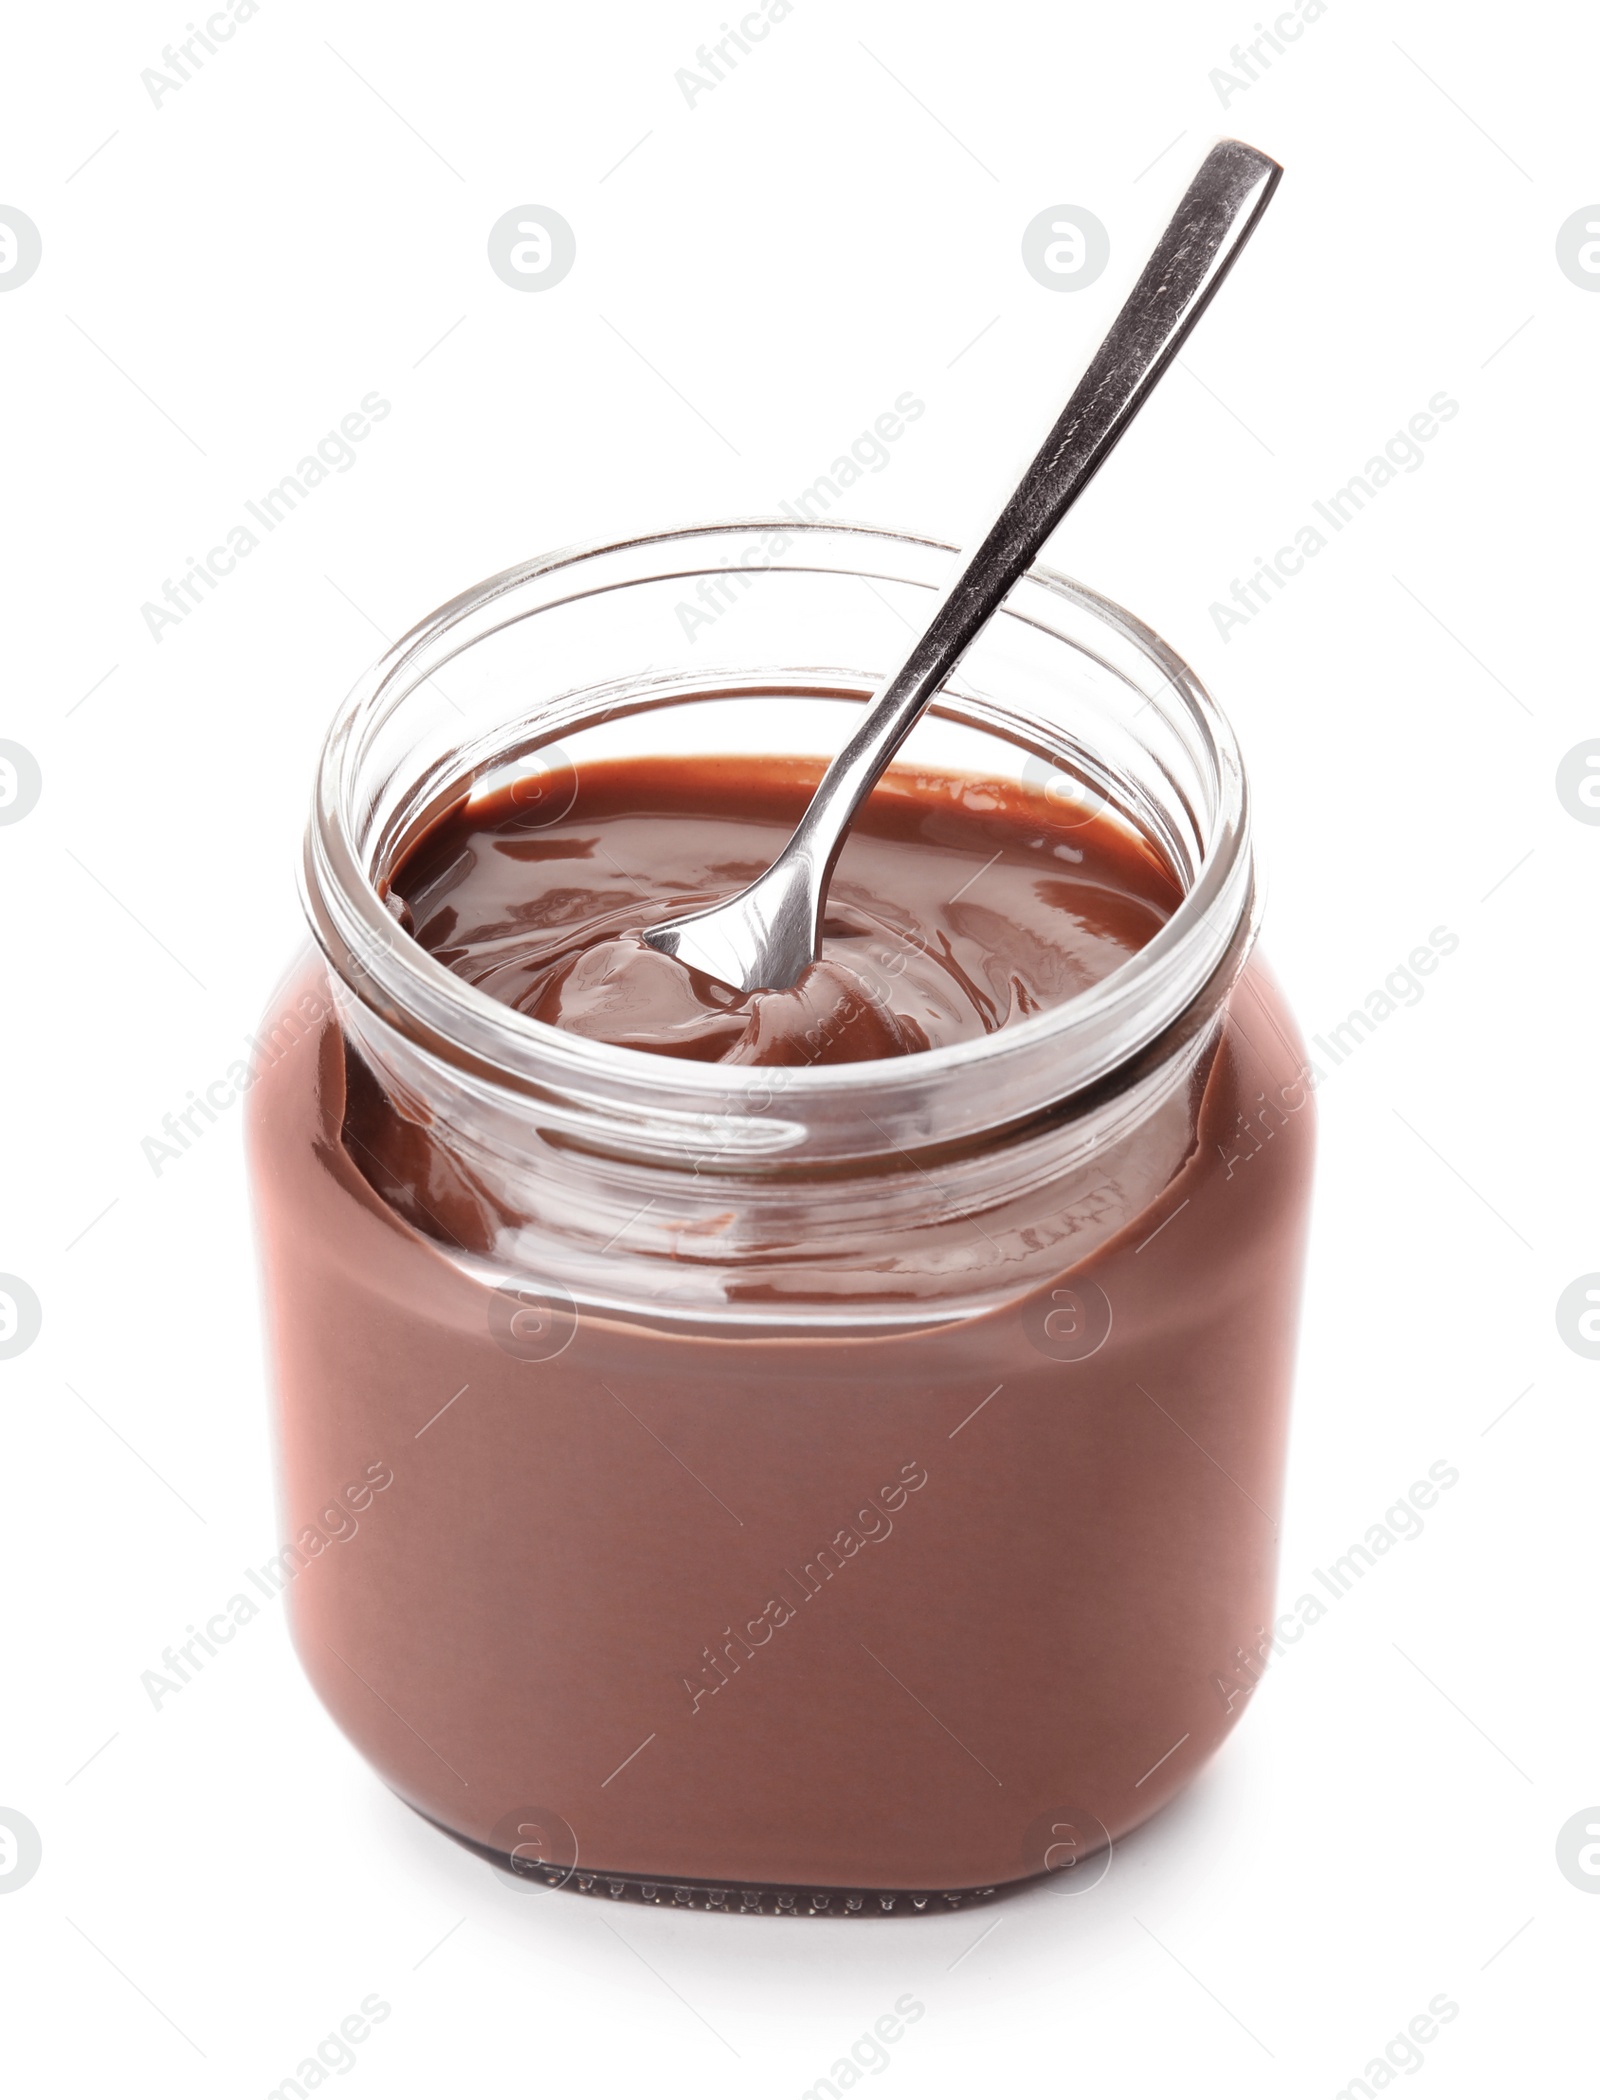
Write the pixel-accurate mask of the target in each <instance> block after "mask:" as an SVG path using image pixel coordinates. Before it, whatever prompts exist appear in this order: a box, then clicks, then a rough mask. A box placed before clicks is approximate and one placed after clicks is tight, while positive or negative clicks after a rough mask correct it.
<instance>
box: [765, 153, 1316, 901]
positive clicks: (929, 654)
mask: <svg viewBox="0 0 1600 2100" xmlns="http://www.w3.org/2000/svg"><path fill="white" fill-rule="evenodd" d="M1282 174H1283V170H1282V168H1281V167H1280V166H1279V165H1278V163H1277V162H1276V161H1275V160H1269V159H1268V157H1267V155H1266V154H1264V153H1258V152H1257V151H1256V149H1255V148H1254V147H1253V146H1247V145H1245V144H1244V143H1243V141H1242V140H1240V139H1223V140H1221V141H1220V142H1219V143H1218V144H1217V145H1215V146H1213V147H1212V149H1211V151H1210V152H1209V153H1208V154H1207V155H1206V157H1205V159H1204V160H1203V161H1202V162H1201V164H1200V169H1199V172H1198V174H1196V176H1195V178H1194V180H1193V182H1191V183H1190V185H1189V187H1188V189H1187V190H1186V191H1185V192H1184V196H1183V201H1182V202H1181V203H1180V204H1179V206H1178V208H1177V210H1176V212H1175V213H1174V214H1173V216H1172V219H1171V221H1170V222H1169V224H1168V226H1167V228H1166V231H1165V232H1164V233H1163V234H1162V236H1161V238H1160V240H1159V241H1158V242H1157V243H1156V246H1155V250H1154V252H1153V253H1152V255H1151V257H1150V260H1149V262H1148V263H1146V265H1145V267H1144V270H1143V272H1142V274H1141V275H1140V278H1139V281H1138V283H1137V284H1136V285H1135V286H1134V288H1133V290H1132V291H1131V292H1130V293H1129V295H1128V299H1127V302H1126V304H1125V305H1124V306H1123V308H1122V311H1121V312H1120V313H1119V314H1118V315H1117V318H1116V320H1115V321H1114V322H1113V323H1112V324H1111V330H1110V333H1109V334H1108V335H1107V336H1106V339H1105V341H1104V342H1103V343H1102V344H1101V345H1100V347H1099V349H1098V350H1097V351H1096V352H1095V354H1094V356H1093V358H1092V359H1091V360H1090V363H1089V369H1088V370H1087V371H1086V372H1085V373H1084V375H1083V377H1082V379H1081V380H1080V381H1079V382H1078V385H1077V387H1076V389H1075V390H1074V392H1073V395H1072V398H1071V400H1070V401H1069V402H1068V403H1067V405H1066V407H1065V408H1064V409H1063V410H1062V411H1061V414H1060V416H1059V417H1058V419H1057V421H1056V424H1055V427H1054V428H1053V429H1052V430H1051V432H1050V435H1049V436H1048V437H1047V438H1046V439H1045V441H1044V443H1043V445H1042V446H1041V447H1040V448H1039V452H1038V454H1037V456H1036V457H1035V459H1034V461H1033V463H1032V465H1031V466H1030V467H1029V468H1028V470H1027V472H1026V473H1025V474H1024V475H1023V477H1022V480H1021V483H1020V484H1019V485H1018V487H1017V489H1016V491H1015V493H1014V494H1013V495H1012V496H1011V497H1010V498H1009V500H1008V501H1007V503H1006V505H1005V508H1004V509H1003V510H1002V511H1001V513H1000V515H999V516H998V517H997V518H996V519H995V521H994V523H993V525H992V526H991V527H990V528H989V531H988V532H987V533H986V534H985V536H984V538H983V539H982V541H981V542H980V543H979V544H978V546H977V547H976V548H975V549H974V550H973V552H972V553H971V554H969V555H968V556H967V557H966V558H965V560H964V561H963V562H962V564H961V566H960V568H959V569H958V570H957V572H956V574H955V575H954V576H953V577H952V578H951V580H950V582H949V583H947V584H946V586H945V588H944V590H943V591H942V592H941V593H940V596H939V600H938V603H937V604H936V605H935V607H934V610H933V613H932V616H931V617H930V619H929V621H928V624H927V626H926V627H925V628H924V629H923V632H922V634H921V636H920V637H919V638H918V640H917V642H916V644H915V645H914V646H913V648H912V650H911V652H910V654H909V655H908V656H907V658H906V659H905V662H904V664H903V665H902V666H901V668H900V669H899V670H898V671H897V672H895V674H894V676H893V677H892V678H891V679H890V680H889V681H888V682H887V683H886V684H885V685H884V686H882V687H881V688H880V689H879V691H878V692H877V693H875V694H874V695H873V698H872V701H871V703H870V705H869V706H868V708H867V711H866V714H865V717H864V719H863V720H862V722H861V723H860V725H859V727H858V728H857V729H856V731H855V734H854V735H853V736H852V737H851V738H850V740H849V741H848V743H846V744H845V746H844V748H843V749H842V750H841V751H840V752H839V753H838V755H837V756H836V757H835V758H834V760H833V762H832V764H831V765H830V766H829V768H828V770H827V772H826V774H825V775H824V776H823V779H822V781H821V783H820V785H819V787H818V789H817V793H816V794H815V796H814V797H813V798H812V802H811V806H810V808H809V809H808V810H807V812H806V815H805V817H804V818H803V819H802V821H801V823H800V826H799V828H798V830H797V831H796V832H795V835H794V838H793V840H792V841H791V845H790V847H789V849H788V852H795V850H796V849H798V854H797V857H803V858H804V859H805V860H807V861H809V862H810V864H811V867H812V869H813V871H814V872H813V879H814V880H815V879H816V878H817V877H818V876H820V880H821V882H822V883H826V881H827V878H828V875H829V874H830V873H831V872H832V868H833V863H834V860H835V859H836V858H837V856H838V853H839V849H840V847H841V846H842V844H843V842H844V837H845V834H846V832H847V831H848V829H849V826H850V823H851V820H852V819H853V818H854V816H855V814H856V811H857V810H858V809H859V808H860V806H861V804H862V803H863V802H864V801H865V800H866V798H867V796H868V795H869V794H870V793H871V791H872V788H873V784H874V783H875V782H876V780H877V779H878V776H879V775H880V774H881V773H882V772H883V770H884V768H885V767H886V766H887V765H888V763H889V761H890V760H891V759H892V758H893V756H894V754H895V752H896V751H898V750H899V748H900V745H901V744H902V743H903V742H904V740H905V738H906V736H907V735H908V734H909V732H910V730H911V726H912V724H913V723H914V722H915V721H916V719H917V717H918V716H919V715H920V714H921V713H922V710H923V708H924V707H925V706H926V705H927V703H928V701H929V700H930V699H931V698H932V697H933V695H934V694H935V693H936V692H937V691H938V690H939V688H940V686H941V685H942V684H943V683H944V681H945V679H946V678H948V677H949V675H950V673H951V672H952V671H953V670H954V668H955V666H956V664H957V663H958V662H959V661H960V659H961V657H962V655H963V654H964V653H965V651H966V649H967V647H968V646H969V644H970V643H971V642H972V640H973V638H974V637H975V636H976V635H977V633H978V632H979V630H980V629H981V628H982V627H983V625H984V624H985V622H986V621H987V620H988V619H989V618H990V617H991V616H992V615H993V614H994V613H996V612H997V611H998V610H999V608H1000V604H1001V601H1002V600H1003V599H1004V597H1005V595H1006V593H1007V591H1009V590H1010V588H1011V586H1012V585H1013V584H1014V583H1015V582H1016V581H1017V579H1018V577H1019V576H1021V575H1022V574H1023V573H1024V571H1025V570H1026V569H1027V568H1028V567H1029V565H1030V564H1031V563H1032V562H1033V560H1034V558H1035V556H1036V555H1037V554H1038V552H1039V549H1040V548H1041V547H1042V546H1043V545H1044V543H1045V541H1046V540H1047V539H1048V538H1049V536H1050V534H1051V533H1052V532H1054V530H1055V528H1056V527H1057V525H1059V524H1060V522H1061V520H1062V518H1063V517H1064V516H1065V515H1066V513H1067V511H1068V509H1069V508H1070V507H1071V506H1072V504H1073V503H1075V502H1076V501H1077V499H1078V497H1079V496H1080V495H1081V494H1082V493H1083V491H1084V490H1085V489H1086V488H1087V487H1088V485H1089V483H1090V481H1091V480H1092V479H1093V478H1094V476H1095V474H1096V473H1097V472H1098V471H1099V469H1100V467H1101V465H1102V464H1103V462H1104V461H1105V460H1106V458H1107V457H1108V456H1109V454H1110V453H1111V450H1112V448H1113V446H1115V444H1116V442H1117V440H1118V439H1119V438H1120V437H1121V436H1122V433H1123V432H1124V431H1125V430H1126V429H1127V427H1128V425H1129V424H1130V423H1131V422H1132V421H1133V418H1134V416H1135V415H1136V414H1137V413H1138V411H1139V409H1140V408H1141V407H1142V406H1143V404H1144V401H1145V399H1146V397H1147V396H1148V394H1149V393H1150V390H1151V388H1152V387H1153V386H1154V385H1155V383H1156V381H1157V380H1158V379H1159V378H1160V377H1161V375H1162V373H1163V372H1164V371H1165V370H1166V369H1167V367H1168V365H1170V364H1171V362H1172V360H1173V359H1174V358H1175V357H1176V356H1177V354H1178V352H1179V350H1180V349H1181V348H1182V347H1183V344H1184V342H1185V341H1186V339H1187V337H1188V334H1189V331H1190V329H1191V328H1193V327H1194V325H1195V323H1196V321H1198V320H1199V318H1200V316H1201V315H1202V314H1203V313H1204V312H1205V310H1206V308H1207V307H1208V306H1209V305H1210V303H1211V300H1212V296H1213V295H1214V293H1215V292H1216V290H1217V288H1218V286H1219V285H1220V284H1221V283H1222V280H1223V278H1224V277H1225V276H1226V275H1227V274H1228V271H1229V270H1230V269H1231V268H1232V266H1233V263H1234V262H1235V260H1236V259H1237V257H1238V254H1239V251H1240V249H1241V248H1243V246H1244V244H1245V242H1246V241H1247V240H1248V239H1249V238H1250V235H1251V234H1252V233H1253V232H1254V231H1255V227H1256V223H1257V221H1258V220H1259V219H1260V217H1261V214H1262V212H1263V211H1264V210H1265V209H1266V207H1267V204H1268V201H1269V200H1270V198H1271V196H1272V193H1273V191H1274V190H1275V189H1276V188H1277V186H1278V182H1279V179H1280V177H1281V176H1282ZM785 857H786V858H787V853H786V855H785Z"/></svg>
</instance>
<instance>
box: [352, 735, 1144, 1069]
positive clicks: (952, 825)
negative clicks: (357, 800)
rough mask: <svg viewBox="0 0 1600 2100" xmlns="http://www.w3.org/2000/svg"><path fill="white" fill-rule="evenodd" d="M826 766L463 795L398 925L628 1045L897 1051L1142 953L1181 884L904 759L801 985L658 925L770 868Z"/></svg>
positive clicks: (478, 974)
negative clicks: (735, 987) (708, 951)
mask: <svg viewBox="0 0 1600 2100" xmlns="http://www.w3.org/2000/svg"><path fill="white" fill-rule="evenodd" d="M819 777H820V769H819V767H818V766H817V765H816V764H815V763H814V762H807V761H803V760H798V759H769V760H766V761H764V762H763V763H762V765H761V767H760V769H759V771H754V770H753V769H752V768H751V766H750V765H749V764H748V762H746V761H739V762H734V761H731V760H727V759H722V760H717V759H704V758H696V759H667V758H655V759H651V760H649V761H646V762H639V761H618V760H613V761H610V762H607V763H601V764H597V765H587V766H585V767H584V768H583V772H582V776H581V779H580V780H579V781H578V782H577V783H576V789H577V792H576V799H575V800H574V802H573V803H572V806H571V807H570V808H569V809H568V811H567V812H566V813H565V814H564V815H563V816H562V817H560V818H559V819H558V820H556V821H553V822H552V821H549V820H548V819H544V818H542V816H541V814H540V813H539V812H538V811H537V810H535V811H534V812H533V813H531V814H530V812H529V810H528V809H527V807H526V805H525V804H523V803H522V802H520V801H519V800H518V799H517V794H516V790H515V788H505V789H502V790H501V791H500V792H499V793H498V794H497V795H494V796H492V797H488V798H485V799H484V800H482V801H478V800H473V801H463V802H462V803H460V804H459V805H458V806H457V807H456V808H455V809H454V810H452V811H451V812H449V813H448V814H447V815H446V816H445V817H444V818H443V819H442V820H440V821H439V822H438V823H437V824H435V826H434V827H433V829H432V830H431V831H429V832H428V834H427V835H426V836H425V837H424V838H423V839H422V840H421V842H420V843H418V844H417V845H415V846H414V847H413V848H412V850H411V852H410V853H409V854H408V855H407V856H406V859H405V861H404V863H403V864H402V865H401V867H400V868H399V869H398V870H397V871H396V873H395V876H394V878H393V881H392V883H391V885H390V896H391V898H393V899H400V900H403V902H404V904H405V907H406V909H405V912H404V914H403V916H402V917H401V923H402V924H403V925H404V926H406V928H407V930H408V931H411V932H414V933H415V935H416V938H417V939H418V940H419V941H420V942H421V943H422V945H423V946H424V947H425V948H428V949H430V950H431V951H432V953H433V954H435V955H436V956H437V957H438V958H439V960H440V961H441V962H444V963H447V964H448V965H449V967H450V968H451V969H452V970H454V971H456V972H457V974H458V975H460V976H462V977H464V978H466V979H467V981H468V982H469V983H471V984H475V985H477V986H478V987H479V989H480V990H482V991H485V992H489V993H492V994H493V996H494V997H495V998H497V999H501V1000H503V1001H504V1002H505V1003H506V1005H508V1006H513V1007H515V1008H516V1009H517V1010H518V1012H520V1013H525V1014H531V1015H532V1016H533V1018H534V1019H535V1020H539V1021H547V1022H550V1023H551V1024H552V1025H554V1026H555V1027H557V1028H566V1029H570V1030H572V1031H574V1032H575V1033H576V1034H579V1035H589V1036H597V1037H599V1038H601V1039H602V1040H603V1041H605V1042H608V1043H619V1044H623V1045H625V1046H627V1047H629V1048H632V1049H636V1050H653V1051H656V1052H658V1053H662V1054H664V1055H667V1056H670V1057H692V1058H700V1059H706V1060H708V1061H709V1060H719V1061H721V1062H722V1063H725V1064H756V1065H793V1064H812V1063H820V1064H844V1063H852V1062H855V1061H858V1060H860V1059H862V1058H869V1057H899V1056H904V1055H906V1054H907V1053H908V1052H911V1051H917V1050H927V1049H930V1048H933V1047H935V1046H938V1045H941V1044H945V1043H955V1042H961V1041H964V1040H965V1039H966V1038H968V1037H970V1036H976V1035H985V1034H992V1033H993V1032H994V1031H995V1030H996V1029H998V1028H1004V1027H1005V1026H1006V1025H1007V1024H1008V1023H1009V1022H1012V1021H1017V1020H1021V1019H1023V1018H1024V1017H1026V1016H1027V1015H1029V1014H1034V1013H1038V1012H1040V1011H1042V1010H1043V1009H1044V1008H1046V1007H1050V1006H1057V1005H1059V1004H1061V1002H1062V1001H1063V1000H1066V999H1070V998H1071V997H1072V996H1073V994H1074V993H1075V992H1081V991H1084V990H1086V989H1087V988H1088V986H1090V985H1091V984H1093V983H1095V982H1096V981H1097V980H1098V979H1099V978H1101V977H1104V976H1106V975H1107V974H1108V973H1109V972H1110V971H1111V970H1113V969H1115V968H1116V966H1117V965H1118V964H1119V963H1121V962H1124V961H1126V959H1127V957H1128V956H1129V955H1130V954H1132V953H1133V952H1134V951H1135V950H1136V949H1138V948H1141V947H1142V946H1143V945H1144V943H1145V942H1146V941H1147V940H1149V938H1150V936H1151V935H1152V934H1153V933H1154V932H1155V931H1156V930H1157V928H1158V927H1159V926H1160V925H1161V924H1162V922H1163V921H1164V920H1165V919H1166V918H1167V917H1168V916H1169V915H1170V914H1171V912H1172V911H1173V910H1174V909H1175V907H1176V906H1177V904H1178V903H1179V901H1180V898H1181V892H1180V890H1179V888H1178V885H1177V883H1176V881H1175V880H1174V878H1173V876H1172V875H1171V873H1170V872H1169V871H1168V869H1167V868H1166V867H1165V865H1164V864H1163V863H1162V862H1161V861H1160V860H1159V859H1158V858H1157V856H1156V855H1155V853H1154V852H1153V851H1152V850H1151V849H1150V847H1149V846H1148V845H1147V844H1146V843H1145V841H1144V840H1143V839H1141V838H1140V837H1139V836H1138V835H1137V834H1136V833H1134V832H1133V831H1131V830H1130V829H1129V828H1128V827H1127V826H1126V825H1125V824H1123V823H1122V822H1121V821H1120V820H1119V819H1117V818H1115V817H1113V816H1111V815H1109V814H1091V815H1090V816H1088V817H1087V819H1086V820H1085V821H1082V822H1079V823H1076V824H1073V825H1072V826H1071V827H1070V828H1069V827H1068V826H1066V825H1064V824H1063V821H1062V816H1061V812H1060V811H1059V810H1056V809H1054V808H1052V806H1051V804H1050V803H1049V802H1048V801H1047V800H1046V799H1045V798H1044V796H1043V795H1042V794H1040V793H1039V792H1038V791H1037V790H1030V789H1026V788H1021V787H1017V786H1014V785H1004V784H1002V783H1000V782H998V781H991V780H980V779H976V778H973V777H971V776H962V775H956V774H949V773H943V774H931V775H930V774H925V773H914V772H912V771H910V770H909V769H907V768H901V767H896V768H893V769H891V771H890V773H889V774H888V776H887V777H886V779H885V780H884V781H883V782H882V783H881V784H880V786H879V787H878V789H877V790H876V792H875V793H874V794H873V796H872V797H871V799H870V801H869V802H868V804H867V807H866V809H865V810H864V811H863V812H862V814H861V816H860V817H859V818H858V820H857V822H856V824H855V826H854V827H853V829H852V831H851V833H850V835H849V837H848V838H847V840H846V842H845V846H844V851H843V853H842V855H841V856H840V860H839V864H838V867H837V868H836V870H835V872H834V877H833V881H832V884H831V886H830V888H829V892H828V907H827V913H826V917H825V919H824V922H823V929H822V956H821V959H820V960H819V961H818V962H816V963H814V964H813V965H812V967H811V968H810V969H809V970H808V971H807V972H806V974H805V976H804V977H803V978H802V979H801V980H800V982H799V983H798V984H797V985H795V986H794V987H793V989H792V990H789V991H783V992H770V991H764V992H752V993H738V992H733V991H730V990H729V989H728V987H727V986H725V985H720V984H717V983H716V982H714V981H713V980H712V979H711V978H709V977H705V976H703V975H702V974H701V973H700V972H699V971H697V970H691V969H689V968H688V967H686V966H685V965H684V964H683V963H681V962H679V961H678V960H677V959H676V958H675V957H673V956H668V955H662V954H660V953H658V951H657V950H656V949H654V948H651V947H649V946H648V945H647V944H646V943H645V941H644V940H643V939H642V937H641V936H642V933H643V930H644V928H646V927H648V926H651V925H655V924H657V923H659V922H660V921H661V920H662V919H665V918H669V917H671V916H673V915H674V914H676V913H677V912H680V911H685V910H691V911H692V910H695V909H697V908H699V907H701V906H704V905H707V904H712V903H715V902H716V901H718V900H719V899H720V898H724V897H726V896H728V895H729V894H730V893H731V892H732V891H734V890H736V889H741V888H743V886H744V885H745V884H746V883H748V882H753V881H754V880H755V878H756V877H757V876H758V875H760V874H761V873H762V872H763V871H764V870H765V869H766V868H768V867H769V866H770V865H771V864H772V862H773V861H774V860H775V859H776V857H777V855H778V852H779V850H780V849H781V848H782V846H783V845H784V844H785V842H786V841H787V839H788V837H789V834H790V833H791V832H792V831H793V830H794V827H795V825H796V823H797V822H798V821H799V818H800V815H801V813H802V812H803V810H804V808H805V805H806V803H807V802H808V801H809V799H810V797H811V795H812V793H813V791H814V790H815V787H816V784H817V781H818V779H819Z"/></svg>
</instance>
